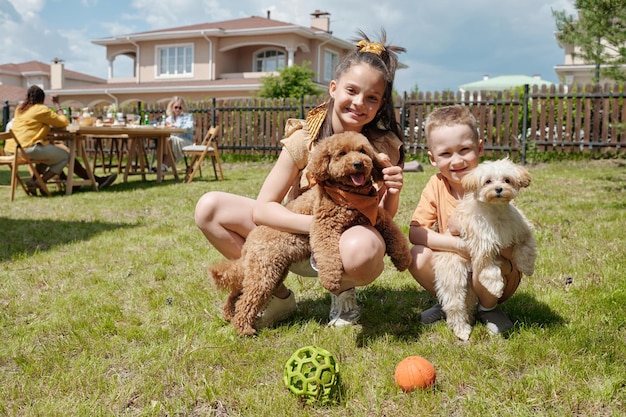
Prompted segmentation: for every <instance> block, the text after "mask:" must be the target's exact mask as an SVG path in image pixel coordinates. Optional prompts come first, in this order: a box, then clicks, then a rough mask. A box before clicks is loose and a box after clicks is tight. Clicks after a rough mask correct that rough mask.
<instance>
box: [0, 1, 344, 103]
mask: <svg viewBox="0 0 626 417" xmlns="http://www.w3.org/2000/svg"><path fill="white" fill-rule="evenodd" d="M92 42H93V43H94V44H96V45H100V46H103V47H104V48H105V55H106V58H107V60H108V62H109V68H108V78H107V79H106V80H103V79H99V78H96V77H89V76H87V75H84V74H78V73H76V72H73V71H70V70H68V69H66V68H65V65H64V62H63V60H61V59H55V60H53V61H52V63H51V64H50V65H49V66H48V65H47V64H42V63H34V64H33V65H36V66H38V72H37V77H34V76H33V75H31V74H30V73H28V74H26V71H15V72H14V74H11V75H13V76H14V78H15V80H14V81H13V83H12V84H11V85H15V86H17V85H20V86H21V88H24V89H26V88H28V86H30V85H31V84H39V85H41V86H42V87H43V88H44V90H46V93H47V94H48V95H50V94H58V95H59V97H60V98H61V105H62V106H70V107H75V108H82V107H94V106H104V105H109V104H112V103H115V104H117V105H118V106H125V105H134V104H136V103H137V102H142V103H148V104H149V103H163V102H167V101H169V99H170V98H171V97H172V96H174V95H179V96H182V97H184V98H186V99H188V100H190V101H202V100H207V99H210V98H225V97H229V98H230V97H250V96H253V95H254V94H255V93H256V92H258V91H259V90H260V89H261V86H262V81H261V78H262V77H264V76H268V75H270V74H274V75H275V74H277V72H276V71H277V70H278V69H281V68H284V67H288V66H291V65H294V64H296V65H300V66H302V65H304V63H305V62H309V63H310V66H309V68H311V69H312V70H313V71H314V72H315V73H316V75H315V77H314V79H313V81H314V82H315V83H316V84H317V85H319V86H320V87H322V88H324V89H325V88H327V86H328V84H329V82H330V80H331V79H332V78H333V75H334V69H335V67H336V65H337V64H338V62H339V60H340V59H341V58H342V57H343V56H344V55H345V54H346V53H347V52H348V51H349V50H350V49H351V48H353V47H354V45H353V44H352V43H350V42H348V41H345V40H342V39H339V38H336V37H334V36H333V34H332V31H331V30H330V14H329V13H327V12H323V11H319V10H316V11H315V12H313V13H312V14H311V26H310V27H304V26H298V25H295V24H292V23H286V22H281V21H277V20H273V19H271V18H270V14H269V12H268V14H267V17H259V16H252V17H248V18H242V19H234V20H227V21H222V22H213V23H202V24H196V25H190V26H183V27H176V28H168V29H162V30H154V31H148V32H140V33H131V34H126V35H118V36H111V37H107V38H101V39H96V40H93V41H92ZM122 56H123V57H126V59H128V58H130V59H131V60H132V62H133V68H134V71H133V75H132V77H130V78H119V77H116V76H115V68H116V59H117V58H119V57H122ZM7 65H8V66H17V67H19V66H20V65H26V64H7ZM3 67H5V66H0V83H2V84H5V82H4V77H5V74H6V73H7V71H3ZM48 67H49V72H48ZM48 74H49V75H48ZM0 94H3V93H2V90H1V89H0ZM21 97H23V94H22V95H21ZM0 99H3V97H0Z"/></svg>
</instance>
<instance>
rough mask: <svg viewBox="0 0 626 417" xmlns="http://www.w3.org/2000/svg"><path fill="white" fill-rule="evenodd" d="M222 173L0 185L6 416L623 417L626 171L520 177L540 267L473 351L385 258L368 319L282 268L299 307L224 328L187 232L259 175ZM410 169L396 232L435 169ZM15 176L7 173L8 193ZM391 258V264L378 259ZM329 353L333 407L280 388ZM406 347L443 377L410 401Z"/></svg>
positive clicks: (369, 292) (260, 170)
mask: <svg viewBox="0 0 626 417" xmlns="http://www.w3.org/2000/svg"><path fill="white" fill-rule="evenodd" d="M270 166H271V165H270V164H264V163H244V162H239V163H227V164H226V166H225V172H224V173H225V176H226V181H223V182H218V181H215V180H213V177H212V172H211V171H210V168H207V169H205V171H204V177H203V178H199V179H197V180H196V181H194V182H193V183H192V184H183V183H176V182H174V181H172V180H167V181H166V182H165V183H163V184H160V185H158V184H156V183H155V182H154V178H153V177H152V178H151V181H149V182H143V183H142V182H139V181H137V180H132V182H130V183H127V184H123V183H121V180H118V182H117V183H116V184H115V185H114V186H113V187H111V188H110V189H107V190H104V191H102V192H98V193H96V192H92V191H81V192H78V193H75V194H74V195H72V196H69V197H68V196H64V195H62V194H61V193H55V195H54V196H53V197H51V198H43V197H37V198H29V197H27V196H26V195H25V194H24V193H23V192H22V191H19V190H18V193H17V198H16V201H15V202H13V203H10V202H9V198H8V190H0V192H1V193H0V197H2V198H1V199H0V210H1V212H2V214H0V227H1V230H2V237H1V239H0V332H1V333H0V334H1V335H2V343H0V381H1V382H0V383H1V384H2V385H1V389H0V414H2V415H7V416H49V415H54V416H57V415H58V416H118V415H119V416H123V415H128V416H222V417H223V416H417V415H425V416H426V415H433V416H434V415H436V416H477V415H483V416H618V415H622V414H623V412H624V410H625V409H626V404H625V402H626V387H625V384H626V367H625V366H624V361H625V360H626V314H625V313H624V311H625V310H624V308H625V306H626V234H625V233H624V227H625V225H626V195H625V194H626V161H624V160H623V159H622V160H619V159H618V160H603V161H586V162H559V163H552V164H545V165H539V166H532V165H531V166H528V168H529V170H530V172H531V175H532V177H533V181H532V184H531V186H530V188H529V189H527V190H525V191H524V192H523V193H522V194H521V196H520V197H519V198H518V201H517V203H518V205H519V207H520V208H521V209H522V210H523V211H524V212H525V214H526V215H527V217H529V218H530V219H531V221H532V222H533V223H534V225H535V227H536V237H537V240H538V243H539V259H538V262H537V268H536V273H535V276H533V277H529V278H525V279H524V281H523V282H522V285H521V287H520V289H519V290H518V292H517V293H516V294H515V296H514V297H513V298H512V299H511V300H509V301H508V302H507V303H505V304H504V305H503V307H502V308H503V309H504V310H505V311H506V312H507V313H508V314H509V316H510V317H511V318H512V319H513V320H514V321H515V322H516V325H515V327H514V329H513V331H512V332H511V333H510V334H509V335H508V336H506V337H497V336H492V335H490V334H489V333H488V332H487V331H486V329H485V328H484V327H483V326H482V325H480V324H477V325H476V326H475V328H474V331H473V333H472V336H471V339H470V341H469V342H467V343H462V342H459V341H457V340H456V339H455V337H454V336H453V334H452V332H451V331H450V330H449V329H448V328H447V327H446V325H445V324H444V323H441V324H437V325H435V326H431V327H424V326H422V325H420V324H419V322H418V315H419V312H420V311H421V310H422V309H424V308H427V307H429V306H430V305H431V304H432V302H433V300H432V299H431V298H430V297H429V296H428V295H427V294H426V293H425V292H424V291H423V290H422V289H421V288H420V287H419V286H418V285H417V284H416V283H415V281H414V280H413V279H412V278H411V277H410V274H408V272H404V273H398V272H396V271H394V269H393V268H392V267H391V266H389V267H388V268H387V269H386V271H385V272H384V273H383V275H382V276H381V277H380V278H379V279H378V280H376V281H375V282H374V283H373V284H372V285H370V286H368V287H366V288H363V289H361V291H360V293H359V299H360V302H361V305H362V308H363V315H362V320H361V321H362V324H361V325H359V326H355V327H353V328H344V329H334V328H327V327H326V322H327V315H328V309H329V303H330V300H329V297H328V295H327V293H326V292H325V291H324V290H323V289H322V287H321V286H320V284H319V283H318V282H317V281H316V280H315V279H310V278H299V277H296V276H294V275H290V276H289V277H288V279H287V285H288V286H289V287H290V288H291V289H292V290H293V291H294V292H295V293H296V296H297V301H298V307H299V310H298V312H297V314H295V315H294V316H293V317H292V318H290V319H288V320H287V321H285V322H284V323H282V324H281V325H279V326H277V327H276V328H273V329H267V330H263V331H261V332H260V334H259V335H258V337H255V338H240V337H238V336H237V335H236V332H235V331H234V329H233V328H232V327H231V326H230V325H229V324H228V323H226V322H224V320H223V319H222V317H221V307H222V303H223V301H224V299H225V293H223V292H221V291H217V290H215V289H214V288H213V286H212V284H211V282H210V281H209V280H208V279H207V267H208V266H209V265H210V264H211V263H212V262H214V261H217V260H218V259H221V257H220V255H219V254H218V253H217V252H216V251H215V250H214V249H213V248H212V247H211V246H210V245H209V244H208V242H207V241H206V240H205V238H204V237H203V236H202V234H201V233H200V232H199V231H198V229H197V228H196V227H195V224H194V222H193V210H194V206H195V203H196V201H197V200H198V198H199V197H200V196H201V195H202V193H204V192H206V191H210V190H224V191H229V192H235V193H239V194H245V195H248V196H251V197H254V196H255V195H256V192H257V191H258V189H259V187H260V184H261V182H262V181H263V178H264V176H265V175H266V173H267V172H268V170H269V169H270ZM433 172H434V171H433V170H432V168H431V167H426V172H425V173H407V174H406V179H405V188H404V190H403V194H402V207H401V211H400V212H399V213H398V215H397V216H396V220H397V222H398V224H400V225H401V226H402V227H403V229H404V230H405V231H408V223H409V219H410V217H411V214H412V212H413V209H414V207H415V205H416V204H417V201H418V199H419V194H420V191H421V189H422V187H423V186H424V184H425V183H426V181H427V179H428V176H429V175H431V174H432V173H433ZM7 179H8V172H6V170H2V171H0V181H2V182H3V183H6V182H7ZM389 265H390V264H389ZM309 344H314V345H317V346H321V347H323V348H325V349H327V350H329V351H330V352H331V353H333V354H334V355H335V356H336V358H337V359H338V361H339V363H340V366H341V387H342V398H341V404H340V405H336V406H333V407H303V406H301V405H300V404H299V403H298V401H297V399H296V398H295V397H294V396H293V395H292V394H290V393H289V392H288V391H287V389H286V388H285V387H284V385H283V382H282V373H283V366H284V363H285V361H286V360H287V358H289V356H290V355H291V353H292V352H293V351H295V350H296V349H298V348H300V347H302V346H305V345H309ZM408 355H421V356H424V357H426V358H428V359H429V360H430V361H431V362H432V363H433V364H434V365H435V367H436V370H437V383H436V385H435V386H434V387H433V388H432V389H430V390H427V391H417V392H413V393H411V394H405V393H403V392H402V391H401V390H400V389H398V388H397V387H396V385H395V383H394V380H393V373H394V368H395V365H396V364H397V363H398V362H399V361H400V360H401V359H403V358H404V357H406V356H408Z"/></svg>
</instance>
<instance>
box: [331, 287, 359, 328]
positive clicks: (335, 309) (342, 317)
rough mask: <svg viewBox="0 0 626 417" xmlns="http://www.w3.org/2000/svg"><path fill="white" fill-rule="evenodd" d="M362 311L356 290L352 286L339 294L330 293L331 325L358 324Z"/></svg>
mask: <svg viewBox="0 0 626 417" xmlns="http://www.w3.org/2000/svg"><path fill="white" fill-rule="evenodd" d="M359 317H361V311H360V309H359V306H358V304H357V302H356V291H355V290H354V288H350V289H349V290H346V291H344V292H342V293H341V294H339V295H335V294H332V293H331V294H330V314H329V315H328V318H329V322H328V325H329V326H336V327H341V326H350V325H353V324H357V323H358V321H359Z"/></svg>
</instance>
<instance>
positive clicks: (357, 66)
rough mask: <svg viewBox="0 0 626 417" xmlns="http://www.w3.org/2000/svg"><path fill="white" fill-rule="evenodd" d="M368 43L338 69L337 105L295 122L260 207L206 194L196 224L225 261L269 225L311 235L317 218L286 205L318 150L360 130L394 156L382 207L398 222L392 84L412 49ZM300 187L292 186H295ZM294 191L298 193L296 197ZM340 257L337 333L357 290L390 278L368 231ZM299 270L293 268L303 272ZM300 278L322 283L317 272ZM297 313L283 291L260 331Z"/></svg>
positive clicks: (376, 238) (333, 321) (353, 233)
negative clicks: (332, 138) (319, 145)
mask: <svg viewBox="0 0 626 417" xmlns="http://www.w3.org/2000/svg"><path fill="white" fill-rule="evenodd" d="M359 36H360V37H361V40H360V41H358V43H357V44H356V48H355V49H354V50H353V51H352V52H350V53H349V54H348V55H347V56H346V57H345V58H344V59H343V60H342V62H341V63H340V64H339V65H338V67H337V69H336V74H335V79H334V80H333V81H331V82H330V85H329V95H330V99H329V100H328V101H327V102H326V103H324V104H322V105H320V106H318V107H317V108H315V109H313V110H312V111H311V112H310V113H309V115H308V116H307V119H306V120H305V121H294V120H292V121H290V122H288V124H287V128H286V138H285V139H283V140H282V141H281V143H282V145H283V150H282V151H281V153H280V155H279V157H278V161H277V162H276V164H275V165H274V167H273V168H272V170H271V172H270V173H269V175H268V176H267V178H266V179H265V182H264V183H263V186H262V187H261V191H260V192H259V195H258V196H257V199H256V200H253V199H250V198H246V197H243V196H239V195H233V194H227V193H223V192H209V193H206V194H204V195H203V196H202V197H201V198H200V200H199V201H198V203H197V206H196V210H195V220H196V224H197V226H198V227H199V228H200V230H201V231H202V233H204V235H205V237H206V238H207V239H208V240H209V242H210V243H211V244H212V245H213V246H214V247H215V248H216V249H217V250H218V251H219V252H220V253H222V254H223V255H224V256H226V257H227V258H230V259H234V258H237V257H239V256H240V253H241V247H242V245H243V243H244V241H245V239H246V236H248V233H250V231H251V230H252V229H253V228H254V227H256V225H267V226H271V227H275V228H277V229H280V230H284V231H287V232H291V233H304V234H308V233H309V229H310V226H311V222H312V216H308V215H301V214H296V213H292V212H291V211H289V210H288V209H286V208H285V207H284V206H283V205H282V204H281V201H283V199H284V198H285V197H286V196H287V194H288V192H289V191H290V189H291V193H289V194H290V196H289V198H291V197H293V196H294V195H298V194H299V193H301V192H302V191H303V190H304V189H306V188H307V187H308V182H307V180H306V175H303V173H304V172H305V171H306V165H307V163H308V155H309V152H310V150H311V149H312V148H313V147H314V146H315V144H316V143H317V142H318V141H320V140H323V139H324V138H326V137H328V136H331V135H332V134H334V133H341V132H345V131H356V132H361V133H362V134H364V135H365V136H366V137H367V138H368V139H369V140H370V142H371V143H372V145H373V146H374V148H375V149H376V150H377V151H378V152H383V153H385V154H387V155H388V156H389V166H388V167H387V168H385V169H384V170H383V174H384V184H382V185H381V187H380V190H379V196H380V205H381V206H382V207H384V208H385V209H386V210H387V211H388V212H389V213H390V214H391V215H395V213H396V211H397V209H398V203H399V197H400V190H401V189H402V181H403V178H402V165H403V163H404V150H403V142H402V141H401V140H400V138H401V137H402V136H401V132H400V128H399V126H398V124H397V122H396V119H395V113H394V103H393V99H392V89H393V80H394V76H395V71H396V67H397V63H398V59H397V55H396V53H397V52H404V51H405V49H404V48H401V47H396V46H388V45H385V43H386V39H385V38H386V37H385V32H384V31H383V32H382V33H381V42H370V40H369V39H368V37H367V36H366V35H365V34H364V33H363V32H359ZM292 186H293V187H292ZM294 191H295V193H294ZM339 251H340V253H341V257H342V260H343V266H344V274H343V279H342V282H341V287H340V289H339V291H338V292H337V293H336V294H331V310H330V316H329V318H330V322H329V325H331V326H344V325H349V324H354V323H356V322H357V321H358V318H359V316H360V313H359V308H358V306H357V303H356V294H355V291H354V287H357V286H364V285H367V284H369V283H371V282H372V281H374V280H375V279H376V278H377V277H378V276H379V275H380V274H381V273H382V271H383V267H384V263H383V257H384V255H385V245H384V242H383V239H382V237H381V236H380V234H379V233H378V232H377V231H376V230H375V229H374V228H373V227H368V226H355V227H352V228H350V229H349V230H346V231H345V232H344V234H343V235H342V237H341V241H340V246H339ZM296 268H297V266H295V265H294V266H293V267H292V268H291V270H292V271H294V272H296ZM299 269H300V268H298V271H297V272H296V273H298V274H300V275H304V276H315V275H316V273H315V271H314V270H313V269H312V268H311V265H307V268H305V269H306V271H304V272H303V271H301V270H299ZM295 309H296V303H295V297H294V295H293V293H292V292H291V291H290V290H289V289H288V288H287V287H285V286H284V285H281V286H280V287H279V288H277V289H276V290H275V292H274V295H273V296H272V298H270V301H269V302H268V304H267V305H266V306H265V309H264V310H263V311H262V312H261V313H260V315H259V317H257V323H256V328H257V329H260V328H262V327H267V326H270V325H272V324H273V323H274V322H276V321H278V320H280V319H283V318H285V317H286V316H288V315H289V314H290V313H292V312H293V311H294V310H295Z"/></svg>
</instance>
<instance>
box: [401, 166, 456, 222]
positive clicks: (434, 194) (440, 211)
mask: <svg viewBox="0 0 626 417" xmlns="http://www.w3.org/2000/svg"><path fill="white" fill-rule="evenodd" d="M458 203H459V200H457V199H456V198H454V197H453V196H452V193H451V189H450V183H449V182H448V180H447V179H446V178H445V177H444V176H443V175H441V174H435V175H433V176H432V177H430V179H429V180H428V183H427V184H426V186H425V187H424V190H422V195H421V197H420V201H419V203H418V204H417V207H416V208H415V211H414V212H413V217H412V218H411V226H422V227H426V228H429V229H434V230H436V231H437V232H439V233H445V231H446V230H448V219H449V218H450V215H451V214H452V212H453V211H454V209H455V208H456V206H457V204H458Z"/></svg>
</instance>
